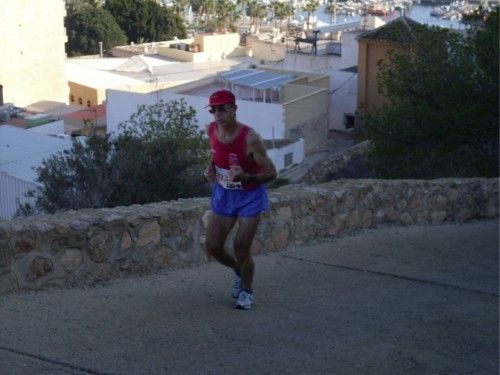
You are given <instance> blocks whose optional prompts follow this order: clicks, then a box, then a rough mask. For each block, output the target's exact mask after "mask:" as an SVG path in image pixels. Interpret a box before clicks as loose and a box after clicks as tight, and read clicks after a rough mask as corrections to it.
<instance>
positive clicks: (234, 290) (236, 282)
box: [231, 276, 241, 298]
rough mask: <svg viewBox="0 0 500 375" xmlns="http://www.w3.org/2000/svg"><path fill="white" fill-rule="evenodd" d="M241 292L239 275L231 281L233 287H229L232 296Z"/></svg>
mask: <svg viewBox="0 0 500 375" xmlns="http://www.w3.org/2000/svg"><path fill="white" fill-rule="evenodd" d="M240 292H241V277H240V276H236V279H235V280H234V283H233V288H232V289H231V295H232V296H233V298H238V296H239V295H240Z"/></svg>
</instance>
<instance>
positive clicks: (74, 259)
mask: <svg viewBox="0 0 500 375" xmlns="http://www.w3.org/2000/svg"><path fill="white" fill-rule="evenodd" d="M59 262H60V263H61V267H62V268H63V270H64V271H66V272H69V273H71V272H74V271H76V270H77V269H78V268H79V267H80V265H81V264H82V262H83V255H82V252H81V251H80V250H78V249H66V250H64V253H63V254H62V256H61V259H60V260H59Z"/></svg>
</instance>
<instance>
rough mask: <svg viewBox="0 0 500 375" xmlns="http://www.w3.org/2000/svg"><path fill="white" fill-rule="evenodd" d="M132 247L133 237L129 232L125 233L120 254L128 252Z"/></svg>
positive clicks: (122, 236) (121, 239)
mask: <svg viewBox="0 0 500 375" xmlns="http://www.w3.org/2000/svg"><path fill="white" fill-rule="evenodd" d="M131 246H132V237H131V236H130V233H129V232H128V231H124V232H123V233H122V235H121V237H120V252H121V253H122V252H124V251H127V250H128V249H130V247H131Z"/></svg>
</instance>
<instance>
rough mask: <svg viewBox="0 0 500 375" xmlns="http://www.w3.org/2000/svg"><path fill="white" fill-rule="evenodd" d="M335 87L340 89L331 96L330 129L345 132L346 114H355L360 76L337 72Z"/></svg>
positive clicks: (334, 75) (334, 78)
mask: <svg viewBox="0 0 500 375" xmlns="http://www.w3.org/2000/svg"><path fill="white" fill-rule="evenodd" d="M332 82H333V87H334V88H338V89H337V91H335V92H334V93H333V94H332V95H331V103H330V105H331V107H330V116H332V118H330V129H336V130H345V126H344V114H346V113H347V114H354V112H355V111H356V105H357V93H358V74H357V73H349V72H342V71H336V72H334V74H333V75H332Z"/></svg>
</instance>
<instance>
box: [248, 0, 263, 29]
mask: <svg viewBox="0 0 500 375" xmlns="http://www.w3.org/2000/svg"><path fill="white" fill-rule="evenodd" d="M246 14H247V16H249V17H250V25H255V32H256V33H258V30H259V27H260V23H261V20H262V18H264V17H265V16H266V15H267V6H266V5H265V4H262V3H259V2H258V1H257V0H250V1H249V2H248V5H247V9H246Z"/></svg>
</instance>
